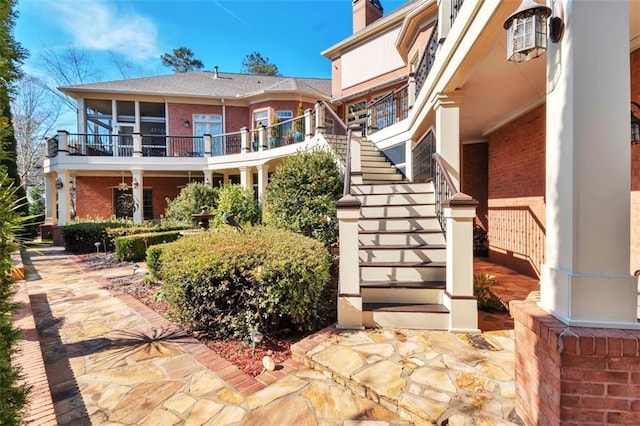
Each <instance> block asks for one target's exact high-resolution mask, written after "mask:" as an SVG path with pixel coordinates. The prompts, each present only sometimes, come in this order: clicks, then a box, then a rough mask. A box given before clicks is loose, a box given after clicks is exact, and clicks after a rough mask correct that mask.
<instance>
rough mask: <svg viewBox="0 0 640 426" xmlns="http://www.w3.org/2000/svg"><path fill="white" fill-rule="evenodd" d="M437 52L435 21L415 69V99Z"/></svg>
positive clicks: (436, 27)
mask: <svg viewBox="0 0 640 426" xmlns="http://www.w3.org/2000/svg"><path fill="white" fill-rule="evenodd" d="M461 3H462V2H461ZM437 51H438V22H437V21H436V23H435V24H434V26H433V30H431V36H430V37H429V41H428V42H427V48H426V49H425V50H424V53H423V54H422V58H421V59H420V63H419V64H418V68H417V69H416V98H417V97H418V94H419V93H420V90H421V89H422V86H424V83H425V81H426V80H427V76H428V75H429V72H430V71H431V67H433V62H434V61H435V59H436V52H437Z"/></svg>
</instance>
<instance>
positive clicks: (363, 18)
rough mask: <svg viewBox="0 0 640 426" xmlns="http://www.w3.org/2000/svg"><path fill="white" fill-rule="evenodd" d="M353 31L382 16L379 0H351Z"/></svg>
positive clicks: (355, 31)
mask: <svg viewBox="0 0 640 426" xmlns="http://www.w3.org/2000/svg"><path fill="white" fill-rule="evenodd" d="M352 5H353V33H354V34H355V33H357V32H358V31H360V30H361V29H363V28H365V27H366V26H367V25H369V24H372V23H373V22H375V21H377V20H378V19H380V18H382V14H383V9H382V4H380V0H353V3H352Z"/></svg>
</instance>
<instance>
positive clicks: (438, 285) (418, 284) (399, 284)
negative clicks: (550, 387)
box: [360, 281, 447, 290]
mask: <svg viewBox="0 0 640 426" xmlns="http://www.w3.org/2000/svg"><path fill="white" fill-rule="evenodd" d="M446 287H447V283H446V282H445V281H360V288H429V289H437V290H444V289H445V288H446Z"/></svg>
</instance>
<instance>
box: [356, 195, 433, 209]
mask: <svg viewBox="0 0 640 426" xmlns="http://www.w3.org/2000/svg"><path fill="white" fill-rule="evenodd" d="M353 195H354V197H356V198H357V199H358V201H360V203H361V204H362V205H363V206H401V205H415V204H435V202H436V198H435V194H433V193H432V192H423V193H410V194H403V193H398V194H353Z"/></svg>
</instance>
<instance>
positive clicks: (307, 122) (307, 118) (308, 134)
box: [304, 108, 315, 139]
mask: <svg viewBox="0 0 640 426" xmlns="http://www.w3.org/2000/svg"><path fill="white" fill-rule="evenodd" d="M311 111H312V110H311V108H307V109H305V110H304V133H305V135H304V138H305V139H311V138H312V137H313V136H314V135H315V132H314V130H313V127H312V125H313V124H314V123H312V122H311Z"/></svg>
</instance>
